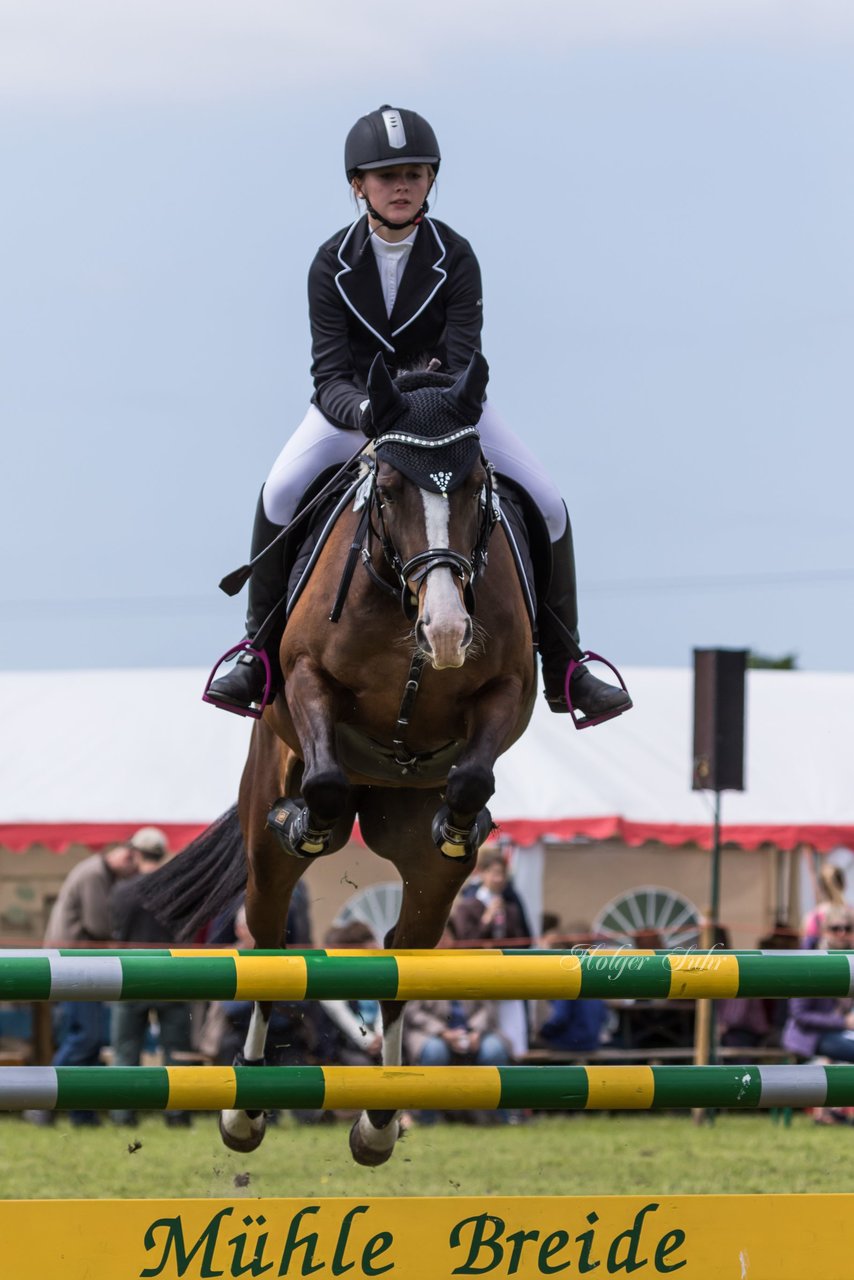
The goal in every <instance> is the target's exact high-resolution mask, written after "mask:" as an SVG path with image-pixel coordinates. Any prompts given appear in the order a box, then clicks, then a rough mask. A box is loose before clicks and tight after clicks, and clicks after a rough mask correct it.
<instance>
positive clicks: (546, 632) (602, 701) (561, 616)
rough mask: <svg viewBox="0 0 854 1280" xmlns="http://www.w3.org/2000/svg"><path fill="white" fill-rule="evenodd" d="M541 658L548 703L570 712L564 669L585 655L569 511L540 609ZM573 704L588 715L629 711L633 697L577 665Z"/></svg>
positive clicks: (538, 621) (553, 546)
mask: <svg viewBox="0 0 854 1280" xmlns="http://www.w3.org/2000/svg"><path fill="white" fill-rule="evenodd" d="M537 630H538V632H539V638H540V657H541V659H542V664H543V684H544V686H545V697H546V702H547V703H548V704H549V708H550V709H551V710H552V711H555V712H558V713H560V712H564V711H569V707H568V706H567V702H566V693H565V684H566V669H567V667H568V666H569V664H570V661H571V660H572V659H573V658H575V659H578V658H580V657H581V655H582V652H583V651H582V648H581V645H580V644H579V643H578V598H577V595H576V588H575V553H574V551H573V548H572V528H571V526H570V523H569V515H567V518H566V529H565V530H564V533H563V536H562V537H561V538H559V539H558V541H557V542H553V543H552V576H551V582H550V583H549V589H548V591H547V592H546V596H545V599H544V600H542V601H541V602H540V607H539V610H538V613H537ZM570 687H571V692H572V705H573V707H574V708H575V710H576V711H577V712H580V713H581V715H582V716H583V717H584V719H594V718H595V717H598V716H604V715H608V714H610V713H612V712H616V711H627V710H628V709H629V707H630V706H631V705H632V700H631V698H630V697H629V695H628V694H627V693H626V691H625V689H619V688H616V687H615V686H614V685H611V684H606V683H605V681H604V680H599V679H598V678H597V677H596V676H594V675H593V673H592V672H591V671H590V670H588V668H587V667H586V666H580V667H576V669H575V671H574V672H573V673H572V680H571V684H570Z"/></svg>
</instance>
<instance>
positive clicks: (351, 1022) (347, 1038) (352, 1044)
mask: <svg viewBox="0 0 854 1280" xmlns="http://www.w3.org/2000/svg"><path fill="white" fill-rule="evenodd" d="M323 943H324V946H325V947H326V949H327V950H329V951H354V950H360V949H362V948H364V949H365V950H366V951H376V950H378V949H379V943H378V942H377V940H376V938H375V937H374V935H373V932H372V931H371V929H370V928H369V926H368V925H366V924H364V923H363V922H362V921H361V920H351V921H349V923H347V924H343V925H333V926H332V928H331V929H330V930H329V932H328V933H327V935H326V937H325V938H324V940H323ZM320 1004H321V1009H322V1012H323V1015H324V1018H325V1020H326V1023H327V1027H328V1032H329V1039H328V1042H327V1051H326V1056H325V1060H326V1061H328V1062H339V1063H343V1064H344V1065H346V1066H351V1067H363V1066H366V1067H371V1066H377V1065H378V1064H379V1063H381V1062H382V1056H383V1029H382V1016H381V1013H380V1003H379V1000H322V1001H321V1002H320Z"/></svg>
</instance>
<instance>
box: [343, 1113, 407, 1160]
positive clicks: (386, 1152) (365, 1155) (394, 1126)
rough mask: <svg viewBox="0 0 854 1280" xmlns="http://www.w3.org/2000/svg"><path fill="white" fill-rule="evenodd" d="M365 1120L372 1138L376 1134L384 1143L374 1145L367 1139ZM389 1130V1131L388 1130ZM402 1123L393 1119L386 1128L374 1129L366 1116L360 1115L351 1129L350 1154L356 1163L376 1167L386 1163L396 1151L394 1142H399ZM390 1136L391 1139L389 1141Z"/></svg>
mask: <svg viewBox="0 0 854 1280" xmlns="http://www.w3.org/2000/svg"><path fill="white" fill-rule="evenodd" d="M363 1121H364V1123H365V1124H366V1125H368V1126H370V1128H369V1132H370V1133H371V1136H372V1138H373V1137H374V1135H376V1137H377V1138H378V1139H379V1141H380V1143H381V1144H382V1145H377V1146H374V1144H373V1142H368V1141H366V1139H365V1130H364V1129H363V1127H362V1124H363ZM386 1130H388V1133H387V1132H386ZM399 1132H400V1125H399V1124H398V1122H397V1120H396V1119H395V1120H392V1122H391V1124H389V1125H387V1126H386V1129H374V1127H373V1125H371V1122H370V1121H369V1120H367V1119H366V1118H365V1117H364V1116H359V1118H358V1120H356V1121H355V1122H354V1124H353V1127H352V1129H351V1130H350V1154H351V1155H352V1157H353V1159H354V1160H355V1161H356V1164H361V1165H366V1166H367V1167H369V1168H372V1169H375V1168H376V1167H377V1165H380V1164H385V1162H386V1161H387V1160H388V1159H389V1158H390V1156H391V1153H392V1152H393V1151H394V1144H395V1143H396V1142H397V1138H398V1134H399ZM389 1136H390V1138H391V1141H389Z"/></svg>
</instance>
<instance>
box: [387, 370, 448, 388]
mask: <svg viewBox="0 0 854 1280" xmlns="http://www.w3.org/2000/svg"><path fill="white" fill-rule="evenodd" d="M455 382H456V378H455V377H454V376H453V374H451V373H437V372H434V371H433V370H431V369H426V368H420V369H402V370H401V371H400V373H398V375H397V377H396V378H395V380H394V385H395V386H396V387H397V389H398V391H402V392H404V394H405V393H406V392H407V391H420V390H421V388H422V387H452V386H453V385H454V383H455Z"/></svg>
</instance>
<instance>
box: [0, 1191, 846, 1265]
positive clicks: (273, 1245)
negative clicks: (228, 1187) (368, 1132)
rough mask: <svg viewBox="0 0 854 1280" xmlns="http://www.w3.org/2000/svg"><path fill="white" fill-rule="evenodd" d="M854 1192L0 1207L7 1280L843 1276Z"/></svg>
mask: <svg viewBox="0 0 854 1280" xmlns="http://www.w3.org/2000/svg"><path fill="white" fill-rule="evenodd" d="M852 1208H854V1196H847V1195H817V1196H810V1195H802V1196H776V1195H768V1196H758V1195H753V1196H567V1197H560V1196H547V1197H535V1196H530V1197H527V1196H521V1197H515V1198H494V1199H493V1198H492V1197H483V1198H470V1197H465V1196H460V1197H458V1198H457V1197H449V1198H441V1199H439V1198H436V1199H429V1198H428V1199H423V1200H422V1199H414V1198H409V1199H392V1198H386V1199H377V1198H366V1199H364V1200H353V1199H317V1200H284V1199H283V1200H262V1199H251V1198H248V1197H247V1198H246V1199H236V1200H174V1201H172V1200H127V1201H121V1200H7V1201H2V1202H0V1240H2V1244H0V1274H2V1276H3V1278H4V1280H52V1277H59V1276H61V1277H62V1280H146V1278H147V1277H160V1278H161V1280H207V1278H209V1277H236V1276H249V1277H254V1276H266V1277H269V1278H270V1280H273V1278H274V1277H280V1276H286V1277H289V1280H294V1277H304V1276H312V1277H314V1280H332V1277H338V1276H343V1275H346V1276H347V1277H348V1280H368V1278H369V1277H375V1276H387V1277H392V1278H393V1280H398V1278H399V1280H452V1278H453V1277H457V1276H488V1277H490V1280H509V1278H510V1277H511V1276H512V1277H514V1280H541V1278H542V1277H543V1276H551V1275H563V1276H566V1277H567V1280H573V1278H574V1277H577V1276H583V1275H588V1274H591V1273H595V1277H594V1280H603V1277H605V1276H622V1277H624V1276H632V1277H633V1278H634V1280H650V1277H653V1276H656V1277H657V1276H678V1277H679V1280H739V1278H741V1277H749V1280H806V1278H807V1277H810V1276H821V1278H822V1280H849V1278H850V1276H851V1274H852V1265H854V1264H852V1258H854V1213H852Z"/></svg>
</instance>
